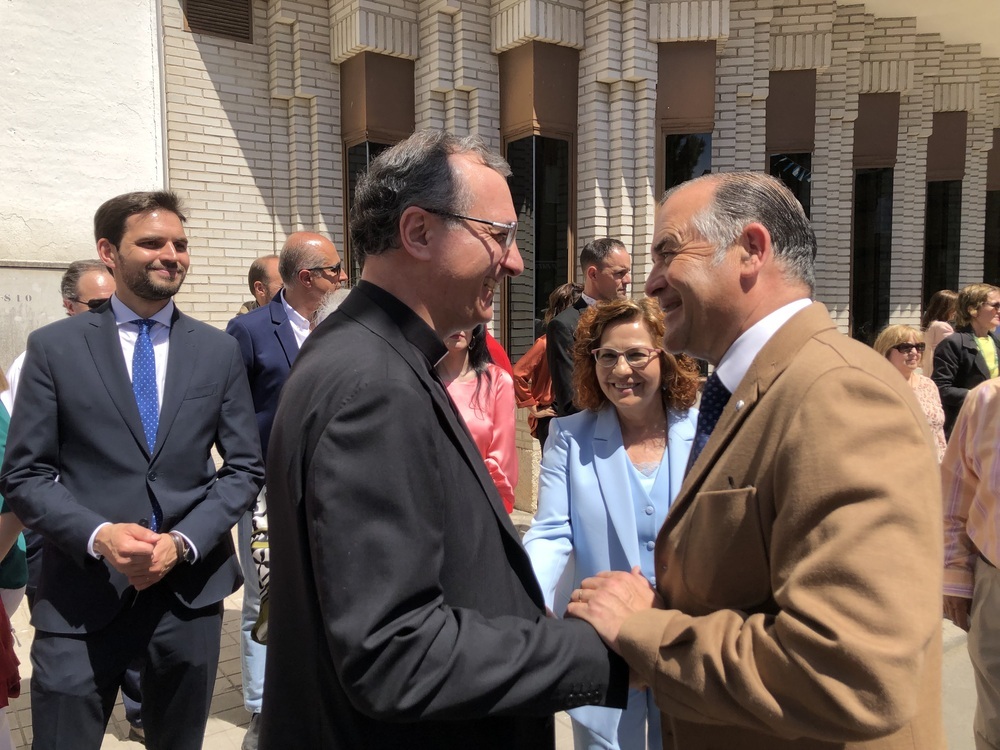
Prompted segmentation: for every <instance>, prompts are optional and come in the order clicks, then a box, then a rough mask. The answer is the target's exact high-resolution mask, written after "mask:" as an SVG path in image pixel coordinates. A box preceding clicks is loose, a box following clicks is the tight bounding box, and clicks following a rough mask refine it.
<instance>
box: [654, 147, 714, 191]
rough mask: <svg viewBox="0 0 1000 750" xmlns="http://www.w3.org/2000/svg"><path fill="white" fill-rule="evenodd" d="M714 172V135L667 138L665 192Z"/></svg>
mask: <svg viewBox="0 0 1000 750" xmlns="http://www.w3.org/2000/svg"><path fill="white" fill-rule="evenodd" d="M711 171H712V134H711V133H689V134H681V135H678V134H671V135H668V136H666V145H665V147H664V184H663V189H664V190H670V188H672V187H676V186H677V185H680V184H681V183H682V182H687V181H688V180H691V179H694V178H695V177H701V176H702V175H706V174H710V173H711Z"/></svg>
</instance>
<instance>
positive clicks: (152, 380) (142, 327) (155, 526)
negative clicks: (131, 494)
mask: <svg viewBox="0 0 1000 750" xmlns="http://www.w3.org/2000/svg"><path fill="white" fill-rule="evenodd" d="M132 322H133V323H135V324H136V325H137V326H139V338H137V339H136V341H135V351H133V352H132V392H133V393H134V394H135V403H136V406H138V407H139V417H140V418H141V419H142V431H143V432H144V433H145V434H146V445H147V446H149V453H150V455H152V453H153V448H154V447H155V446H156V428H157V426H158V425H159V423H160V405H159V403H158V401H157V396H156V357H155V356H153V340H152V339H151V338H150V337H149V329H150V328H151V327H152V325H153V323H155V322H156V321H153V320H150V319H148V318H138V319H136V320H133V321H132ZM150 501H151V503H152V506H153V518H152V520H151V521H150V524H149V528H151V529H152V530H153V531H158V530H159V528H160V521H161V520H162V519H163V511H162V510H161V509H160V504H159V503H157V502H156V499H155V498H154V497H152V495H150Z"/></svg>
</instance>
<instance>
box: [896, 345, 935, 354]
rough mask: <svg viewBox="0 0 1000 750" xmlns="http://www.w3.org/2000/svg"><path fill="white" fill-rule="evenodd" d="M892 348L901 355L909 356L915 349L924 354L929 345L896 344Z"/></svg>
mask: <svg viewBox="0 0 1000 750" xmlns="http://www.w3.org/2000/svg"><path fill="white" fill-rule="evenodd" d="M892 348H893V349H895V350H896V351H897V352H899V353H900V354H909V353H910V352H911V351H913V350H914V349H916V350H917V353H918V354H923V353H924V349H926V348H927V344H896V345H895V346H894V347H892Z"/></svg>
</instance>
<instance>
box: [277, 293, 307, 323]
mask: <svg viewBox="0 0 1000 750" xmlns="http://www.w3.org/2000/svg"><path fill="white" fill-rule="evenodd" d="M279 294H280V295H281V306H282V307H284V308H285V314H286V315H287V316H288V319H289V320H290V321H291V322H292V325H293V326H295V327H296V328H300V329H303V330H306V331H308V330H309V321H308V320H306V319H305V318H303V317H302V316H301V315H299V312H298V310H296V309H295V308H294V307H292V306H291V305H289V304H288V300H286V299H285V290H284V289H282V290H281V291H280V292H279Z"/></svg>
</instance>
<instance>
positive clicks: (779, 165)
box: [767, 153, 812, 216]
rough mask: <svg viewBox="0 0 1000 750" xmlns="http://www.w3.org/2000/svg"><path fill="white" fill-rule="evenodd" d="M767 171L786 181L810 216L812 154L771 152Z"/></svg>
mask: <svg viewBox="0 0 1000 750" xmlns="http://www.w3.org/2000/svg"><path fill="white" fill-rule="evenodd" d="M767 171H768V174H770V175H772V176H774V177H777V178H778V179H779V180H781V181H782V182H783V183H785V186H786V187H787V188H788V189H789V190H791V191H792V193H794V194H795V197H796V198H798V199H799V203H801V204H802V208H803V209H805V212H806V216H810V212H809V211H810V206H809V202H810V196H811V194H812V154H806V153H802V154H771V156H770V158H769V163H768V170H767Z"/></svg>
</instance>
